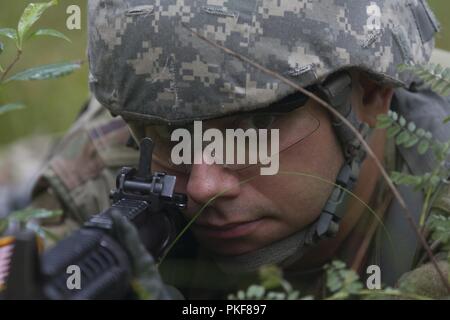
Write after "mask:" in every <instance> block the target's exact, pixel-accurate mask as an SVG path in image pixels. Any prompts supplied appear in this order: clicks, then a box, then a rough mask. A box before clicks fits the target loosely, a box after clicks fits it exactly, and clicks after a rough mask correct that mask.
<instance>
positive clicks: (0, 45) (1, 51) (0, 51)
mask: <svg viewBox="0 0 450 320" xmlns="http://www.w3.org/2000/svg"><path fill="white" fill-rule="evenodd" d="M4 48H5V47H4V46H3V43H1V42H0V54H2V53H3V49H4Z"/></svg>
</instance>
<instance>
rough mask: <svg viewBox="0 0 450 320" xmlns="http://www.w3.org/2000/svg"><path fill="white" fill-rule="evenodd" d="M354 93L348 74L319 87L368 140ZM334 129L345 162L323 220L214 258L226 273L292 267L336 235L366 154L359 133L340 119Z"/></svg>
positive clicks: (322, 93)
mask: <svg viewBox="0 0 450 320" xmlns="http://www.w3.org/2000/svg"><path fill="white" fill-rule="evenodd" d="M351 93H352V80H351V77H350V75H349V74H348V73H346V72H343V73H339V74H337V75H335V76H332V77H331V78H329V79H327V80H326V81H325V82H324V83H323V84H322V85H320V86H319V87H318V94H319V96H321V98H323V99H324V100H325V101H329V103H330V104H331V105H332V106H333V108H335V109H336V110H337V111H339V113H340V114H341V115H343V116H344V117H345V118H346V119H347V120H348V121H349V122H350V123H351V124H352V125H353V126H354V127H355V128H357V129H358V130H359V132H360V133H361V135H362V136H363V137H364V139H366V137H367V135H368V134H369V127H368V126H367V124H365V123H362V122H361V121H359V120H358V118H357V116H356V114H355V112H354V111H353V108H352V105H351ZM333 127H334V129H335V132H336V135H337V137H338V139H339V141H340V143H341V146H342V150H343V152H344V158H345V163H344V165H343V166H342V168H341V170H340V172H339V173H338V176H337V178H336V186H335V187H334V189H333V191H332V193H331V195H330V197H329V198H328V200H327V202H326V204H325V206H324V208H323V209H322V212H321V214H320V215H319V217H318V218H317V219H316V220H315V221H314V222H313V223H312V224H310V225H309V226H307V227H306V228H304V229H302V230H300V231H298V232H297V233H295V234H293V235H291V236H289V237H287V238H285V239H283V240H280V241H278V242H275V243H272V244H270V245H268V246H266V247H263V248H261V249H258V250H255V251H252V252H249V253H246V254H242V255H238V256H217V255H213V256H212V258H213V260H214V261H215V262H216V263H217V264H218V266H219V267H220V268H221V269H222V270H223V271H224V272H225V273H228V274H239V273H248V272H253V271H256V270H258V269H259V268H260V267H261V266H264V265H268V264H278V265H279V266H280V267H288V266H290V265H293V264H294V263H295V262H297V261H298V260H300V259H301V258H302V257H303V255H304V254H305V252H306V251H307V250H308V249H309V248H311V247H313V246H315V245H316V244H317V243H318V242H320V241H321V240H323V239H327V238H332V237H334V236H336V234H337V233H338V231H339V223H340V222H341V220H342V218H343V217H344V215H345V213H346V210H345V201H344V199H345V198H346V195H347V192H346V191H345V190H350V191H351V190H352V189H353V187H354V186H355V184H356V181H357V178H358V175H359V169H360V166H361V163H362V161H363V160H364V158H365V155H366V153H365V150H364V149H363V148H362V144H361V142H360V141H359V140H358V138H357V137H356V136H355V134H354V133H353V132H352V131H351V130H350V129H349V128H348V127H347V126H346V125H345V124H344V123H343V122H342V121H341V120H339V119H338V118H337V117H335V118H334V119H333Z"/></svg>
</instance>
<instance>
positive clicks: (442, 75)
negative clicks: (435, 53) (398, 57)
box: [398, 64, 450, 96]
mask: <svg viewBox="0 0 450 320" xmlns="http://www.w3.org/2000/svg"><path fill="white" fill-rule="evenodd" d="M398 70H399V71H400V72H402V71H410V72H412V73H414V74H415V75H416V76H418V77H419V78H421V79H422V80H423V81H424V83H425V84H426V85H428V86H430V87H431V89H432V90H433V91H435V92H436V93H437V94H440V95H442V96H447V95H449V94H450V69H449V68H444V67H443V66H441V65H439V64H437V65H435V64H425V65H400V66H399V67H398Z"/></svg>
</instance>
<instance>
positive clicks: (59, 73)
mask: <svg viewBox="0 0 450 320" xmlns="http://www.w3.org/2000/svg"><path fill="white" fill-rule="evenodd" d="M80 67H81V63H80V62H63V63H56V64H48V65H44V66H39V67H35V68H31V69H28V70H25V71H22V72H19V73H18V74H15V75H14V76H12V77H11V78H9V79H8V80H6V82H9V81H26V80H47V79H54V78H59V77H63V76H66V75H69V74H71V73H72V72H74V71H75V70H76V69H79V68H80Z"/></svg>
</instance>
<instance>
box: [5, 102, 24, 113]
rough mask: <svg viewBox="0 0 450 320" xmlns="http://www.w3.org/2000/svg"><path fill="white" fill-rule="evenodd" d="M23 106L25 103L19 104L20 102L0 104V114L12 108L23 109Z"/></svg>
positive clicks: (12, 109)
mask: <svg viewBox="0 0 450 320" xmlns="http://www.w3.org/2000/svg"><path fill="white" fill-rule="evenodd" d="M23 108H25V105H23V104H21V103H9V104H5V105H3V106H0V115H2V114H4V113H7V112H10V111H14V110H19V109H23Z"/></svg>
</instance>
